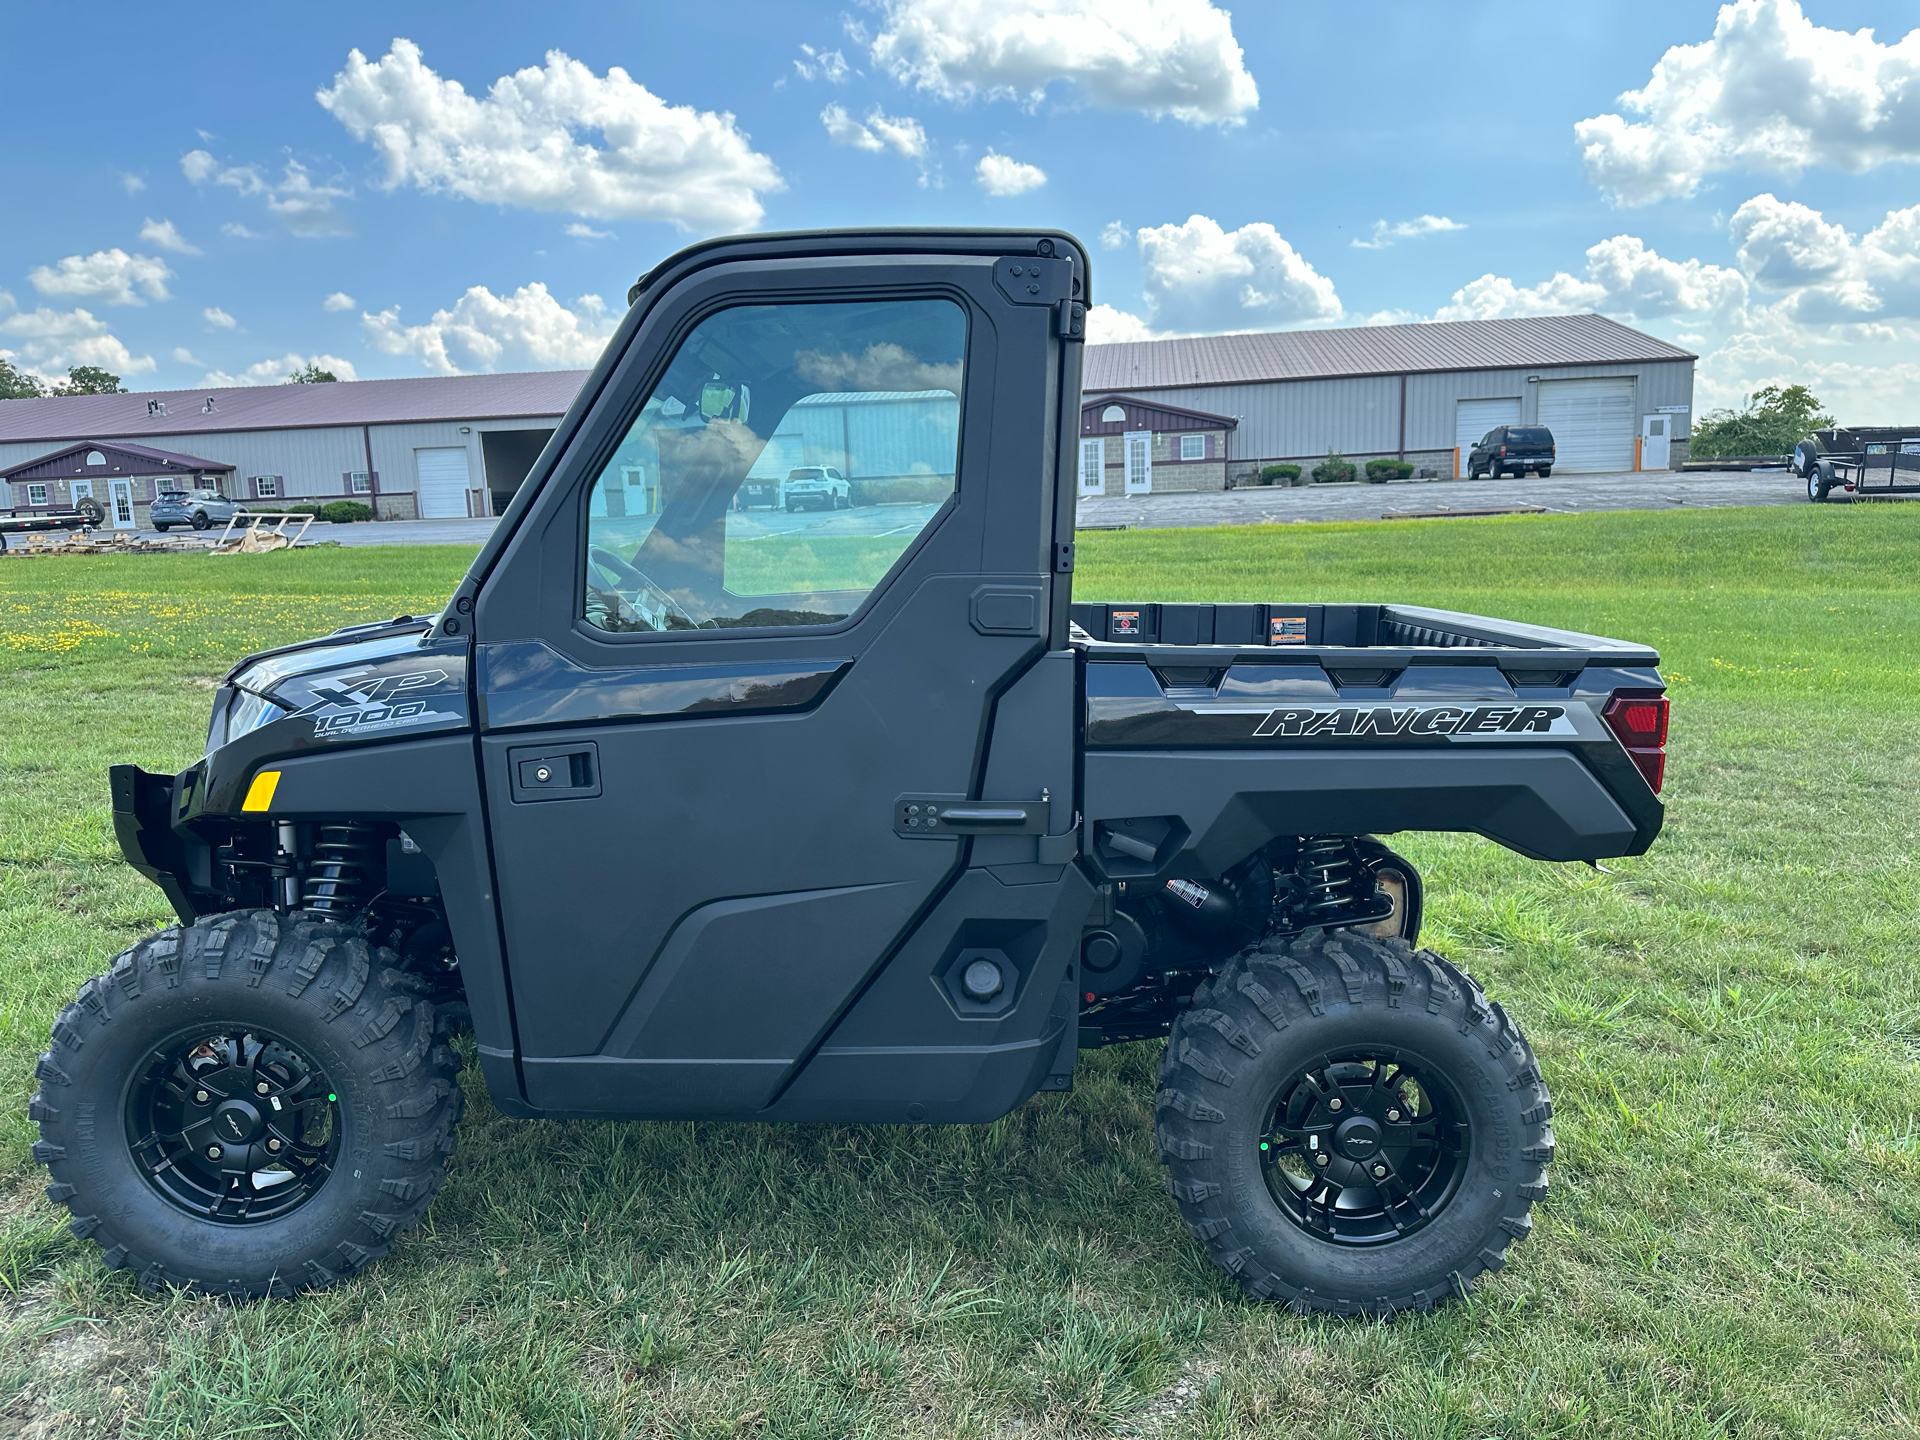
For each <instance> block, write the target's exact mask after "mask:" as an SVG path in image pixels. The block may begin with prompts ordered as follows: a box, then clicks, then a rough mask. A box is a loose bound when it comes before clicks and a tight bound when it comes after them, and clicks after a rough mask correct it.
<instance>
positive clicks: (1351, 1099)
mask: <svg viewBox="0 0 1920 1440" xmlns="http://www.w3.org/2000/svg"><path fill="white" fill-rule="evenodd" d="M630 298H631V310H630V312H629V313H628V315H627V317H626V319H625V320H624V322H623V323H622V325H621V326H620V329H619V331H618V333H617V334H616V335H615V337H614V338H613V340H612V342H611V343H610V344H609V346H608V347H607V352H606V355H605V356H604V358H603V359H602V360H601V362H600V364H599V365H598V367H597V368H596V369H595V370H594V371H593V373H592V375H591V376H590V377H589V379H588V380H587V383H586V384H585V385H584V386H583V387H582V389H581V391H580V395H579V398H578V399H577V400H576V401H575V403H574V406H573V408H572V410H571V411H570V412H569V413H568V415H567V416H566V418H565V420H564V421H563V422H562V423H561V425H560V426H559V428H558V429H557V430H556V431H555V433H554V436H553V439H552V441H551V442H550V443H549V444H548V446H547V448H546V450H545V452H544V453H543V454H542V456H541V458H540V460H539V462H538V463H537V464H536V465H535V466H534V469H533V471H532V473H531V474H530V475H529V476H528V479H527V481H526V484H525V485H524V486H523V488H522V489H521V491H520V493H519V495H518V496H517V498H516V499H515V501H514V503H513V505H512V506H511V508H510V509H509V510H508V513H507V515H506V516H505V517H504V519H503V520H502V522H501V524H500V526H499V528H498V530H497V531H496V532H495V534H494V536H493V538H492V539H491V540H490V541H489V542H488V544H487V545H486V547H485V548H484V549H483V550H482V551H481V553H480V555H479V557H478V559H476V560H475V562H474V564H473V567H472V569H471V570H470V571H469V572H468V574H467V577H466V578H465V579H464V580H463V581H462V582H461V584H460V586H459V588H458V589H457V590H456V591H455V592H454V594H453V595H452V596H450V597H449V599H448V601H447V604H446V606H445V608H444V610H443V611H442V612H441V613H440V614H439V615H437V616H430V617H424V618H420V619H414V618H409V617H404V616H403V617H401V618H399V619H397V620H394V621H392V622H390V623H387V624H380V625H371V626H360V627H356V628H354V629H350V630H344V631H340V632H338V633H336V634H333V635H330V636H327V637H325V638H323V639H319V640H315V641H312V642H310V643H308V644H305V645H299V646H294V647H291V648H288V649H284V650H279V651H272V652H268V653H266V654H262V655H256V656H253V657H251V658H249V659H247V660H245V661H243V662H241V663H240V664H239V665H238V666H237V667H236V668H235V669H234V670H233V671H232V673H231V674H230V675H229V676H228V677H227V682H226V684H225V686H224V687H223V688H222V689H221V690H220V691H219V692H218V694H217V696H216V698H215V702H214V713H213V720H212V725H211V729H210V732H209V735H208V741H207V750H206V754H205V757H204V758H203V759H201V760H199V761H197V762H196V763H194V764H193V765H191V766H189V767H188V768H187V769H185V770H184V771H182V772H181V773H179V774H177V775H160V774H149V773H147V772H145V771H142V770H140V769H138V768H136V767H134V766H131V765H120V766H116V767H114V769H113V773H112V792H113V815H114V823H115V825H116V827H117V830H118V833H119V837H120V842H121V845H122V847H123V848H124V850H125V851H126V854H127V857H128V859H129V861H130V862H131V863H132V864H133V865H134V866H135V867H137V868H138V869H139V870H140V871H141V872H142V873H143V874H145V875H147V876H148V877H150V878H151V879H153V880H154V881H155V882H156V883H157V884H158V885H159V886H160V887H161V888H162V889H163V890H164V891H165V893H166V895H167V897H168V899H169V901H170V902H171V904H172V905H173V908H174V909H175V910H176V911H177V912H178V915H179V918H180V924H179V925H178V926H177V927H174V928H171V929H167V930H163V931H160V932H158V933H155V934H153V935H150V936H148V937H146V938H144V939H142V940H141V941H140V942H139V943H137V944H136V945H134V946H133V947H132V948H131V949H129V950H128V951H127V952H126V953H124V954H123V955H121V956H119V957H118V958H117V959H116V960H115V961H114V962H113V965H112V967H111V969H110V970H109V972H108V973H107V974H105V975H103V976H101V977H99V978H97V979H94V980H91V981H89V982H88V983H87V984H86V985H85V986H84V987H83V988H82V990H81V992H80V995H79V998H78V1000H77V1001H76V1003H74V1004H73V1005H71V1006H69V1007H68V1008H67V1009H66V1010H65V1011H64V1012H63V1013H62V1014H61V1016H60V1018H59V1020H58V1021H57V1022H56V1024H55V1026H54V1030H53V1039H52V1043H51V1045H50V1047H49V1048H48V1050H47V1052H46V1054H45V1055H44V1056H43V1057H42V1059H41V1062H40V1067H39V1071H38V1074H39V1078H40V1088H39V1091H38V1093H37V1094H36V1096H35V1097H34V1099H33V1101H32V1107H31V1113H32V1116H33V1118H34V1119H35V1120H37V1121H38V1122H39V1126H40V1135H41V1139H40V1142H39V1144H38V1145H37V1147H36V1154H37V1155H38V1157H39V1158H40V1160H41V1161H42V1162H43V1163H44V1164H45V1165H46V1166H47V1168H48V1169H49V1170H50V1171H51V1172H52V1180H53V1183H52V1184H51V1186H50V1187H49V1189H48V1194H49V1195H50V1196H51V1197H52V1198H53V1199H54V1200H55V1201H58V1202H61V1203H64V1204H65V1205H66V1206H67V1207H68V1208H69V1209H70V1210H71V1212H72V1216H73V1220H72V1224H73V1228H74V1230H75V1231H76V1232H77V1233H79V1234H81V1235H83V1236H88V1235H90V1236H92V1237H94V1238H95V1239H96V1240H98V1242H99V1243H100V1245H101V1247H102V1250H103V1253H104V1257H105V1259H106V1261H107V1263H109V1264H110V1265H115V1266H127V1267H131V1268H132V1269H133V1270H134V1271H135V1272H136V1273H137V1274H138V1275H139V1276H140V1278H141V1280H142V1281H143V1282H144V1283H146V1284H149V1285H156V1286H157V1285H176V1286H191V1287H194V1288H196V1289H199V1290H202V1291H209V1292H218V1293H225V1294H231V1295H266V1294H283V1293H289V1292H291V1291H294V1290H299V1289H303V1288H311V1287H317V1286H324V1285H327V1284H330V1283H333V1282H335V1281H337V1280H341V1279H343V1278H346V1277H348V1276H350V1275H352V1274H354V1273H355V1272H357V1271H358V1270H359V1269H361V1268H362V1267H363V1266H365V1265H367V1264H368V1263H370V1262H371V1261H373V1260H375V1259H377V1258H378V1257H379V1256H381V1255H382V1254H384V1253H385V1252H386V1251H387V1250H388V1249H389V1248H391V1246H392V1245H393V1244H394V1242H395V1239H396V1237H397V1236H399V1235H400V1234H401V1233H402V1232H404V1231H405V1230H407V1229H408V1228H410V1227H411V1226H413V1225H414V1224H415V1223H416V1222H417V1221H418V1220H419V1219H420V1217H421V1216H422V1214H423V1213H424V1212H425V1209H426V1207H427V1205H428V1204H429V1202H430V1201H431V1199H432V1197H433V1194H434V1192H435V1190H436V1188H437V1187H438V1186H439V1184H440V1180H441V1176H442V1174H443V1171H444V1167H445V1164H446V1159H447V1156H448V1155H449V1154H450V1153H451V1152H452V1149H453V1144H454V1127H455V1122H456V1120H457V1118H458V1113H459V1108H460V1089H459V1086H458V1083H457V1081H458V1070H459V1060H458V1058H457V1056H456V1054H455V1052H454V1050H453V1049H452V1048H451V1045H450V1043H449V1042H450V1041H452V1040H453V1039H454V1038H455V1037H456V1036H458V1035H459V1034H460V1033H462V1032H463V1031H465V1030H466V1029H468V1028H471V1030H472V1032H473V1036H474V1043H475V1045H476V1047H477V1053H478V1057H479V1068H480V1071H481V1074H482V1076H483V1077H484V1080H485V1084H486V1086H487V1089H488V1092H489V1094H490V1095H491V1096H492V1098H493V1100H494V1102H495V1103H496V1104H497V1105H498V1106H499V1107H500V1108H501V1109H502V1110H504V1111H506V1112H508V1113H510V1114H513V1115H519V1116H548V1117H574V1116H579V1117H587V1116H591V1117H603V1118H604V1117H620V1118H633V1119H668V1118H672V1119H690V1118H699V1119H725V1118H738V1119H755V1120H794V1121H835V1122H869V1123H872V1122H879V1123H932V1122H945V1123H979V1122H983V1121H989V1120H992V1119H994V1118H995V1117H997V1116H1000V1115H1004V1114H1006V1113H1007V1112H1008V1111H1009V1110H1011V1109H1013V1108H1014V1107H1015V1106H1018V1105H1020V1104H1021V1103H1022V1102H1024V1101H1025V1100H1027V1099H1028V1098H1029V1097H1030V1096H1032V1095H1033V1094H1034V1093H1035V1092H1036V1091H1040V1090H1067V1089H1070V1088H1071V1086H1072V1083H1073V1073H1074V1067H1075V1064H1076V1060H1077V1057H1078V1056H1079V1054H1080V1052H1081V1051H1083V1050H1086V1049H1089V1048H1092V1047H1096V1046H1101V1045H1106V1044H1112V1043H1119V1042H1132V1041H1146V1042H1149V1043H1154V1044H1157V1045H1164V1058H1163V1059H1162V1062H1161V1072H1160V1073H1161V1080H1160V1085H1159V1088H1158V1090H1157V1093H1156V1095H1155V1096H1154V1098H1153V1105H1154V1109H1155V1115H1156V1125H1155V1135H1156V1143H1157V1145H1158V1148H1159V1151H1160V1153H1161V1155H1162V1156H1163V1157H1164V1158H1165V1160H1166V1163H1167V1166H1168V1175H1169V1179H1168V1188H1169V1190H1170V1192H1171V1202H1170V1211H1171V1209H1172V1208H1173V1207H1174V1206H1177V1208H1178V1210H1179V1212H1180V1214H1181V1216H1183V1217H1184V1220H1185V1222H1186V1224H1187V1226H1188V1228H1189V1229H1190V1230H1191V1232H1192V1234H1193V1236H1194V1237H1195V1238H1196V1240H1197V1241H1198V1242H1199V1243H1201V1244H1203V1245H1204V1246H1206V1247H1207V1248H1208V1249H1209V1250H1210V1252H1211V1253H1212V1255H1213V1256H1214V1258H1215V1259H1216V1260H1217V1261H1218V1262H1219V1263H1220V1264H1221V1265H1222V1266H1224V1267H1225V1268H1226V1269H1227V1270H1228V1271H1230V1272H1231V1273H1232V1274H1233V1275H1234V1276H1235V1277H1236V1278H1237V1279H1238V1281H1239V1283H1240V1284H1241V1285H1242V1286H1244V1287H1245V1289H1246V1290H1247V1291H1248V1292H1249V1293H1250V1294H1251V1295H1254V1296H1257V1297H1261V1298H1265V1299H1271V1300H1276V1301H1280V1302H1283V1303H1288V1304H1291V1305H1293V1306H1295V1307H1297V1308H1300V1309H1303V1310H1325V1311H1332V1312H1336V1313H1367V1314H1385V1313H1389V1312H1392V1311H1395V1310H1400V1309H1407V1308H1426V1307H1429V1306H1431V1305H1433V1304H1435V1303H1438V1302H1440V1301H1442V1300H1444V1299H1446V1298H1447V1297H1448V1296H1449V1295H1456V1294H1463V1293H1465V1291H1466V1290H1467V1289H1468V1287H1469V1286H1470V1285H1471V1283H1472V1281H1473V1279H1474V1278H1475V1277H1476V1276H1477V1275H1478V1274H1480V1273H1481V1272H1482V1271H1484V1270H1488V1269H1494V1268H1498V1267H1499V1266H1500V1264H1501V1263H1502V1259H1503V1253H1504V1251H1505V1248H1506V1246H1507V1244H1508V1242H1509V1241H1510V1240H1513V1239H1517V1238H1519V1237H1522V1236H1524V1235H1525V1234H1526V1233H1527V1230H1528V1226H1529V1223H1530V1222H1529V1220H1528V1209H1529V1207H1530V1205H1531V1204H1532V1202H1533V1201H1535V1200H1537V1199H1539V1198H1540V1197H1541V1196H1542V1195H1543V1194H1544V1193H1545V1187H1546V1179H1545V1167H1546V1165H1547V1162H1548V1161H1549V1160H1550V1159H1551V1158H1552V1153H1553V1136H1552V1131H1551V1129H1550V1127H1549V1123H1548V1116H1549V1115H1550V1113H1551V1105H1550V1103H1549V1101H1548V1098H1547V1092H1546V1090H1545V1088H1544V1086H1543V1084H1542V1081H1541V1076H1540V1072H1539V1069H1538V1067H1537V1065H1536V1064H1535V1062H1534V1059H1533V1056H1532V1053H1531V1051H1530V1050H1529V1049H1528V1047H1527V1045H1526V1042H1525V1041H1524V1039H1522V1037H1521V1035H1520V1032H1519V1030H1518V1029H1517V1028H1516V1027H1515V1025H1514V1023H1513V1021H1512V1020H1511V1019H1510V1018H1509V1017H1508V1016H1507V1014H1506V1013H1505V1012H1504V1011H1503V1010H1502V1009H1501V1007H1500V1006H1499V1005H1498V1004H1497V1003H1495V1002H1493V1001H1490V1000H1489V999H1487V998H1486V996H1485V995H1484V994H1483V993H1482V992H1481V990H1480V988H1479V987H1478V986H1477V985H1476V984H1475V983H1474V982H1473V981H1472V980H1471V979H1470V978H1469V977H1468V976H1467V975H1466V974H1465V973H1464V972H1462V971H1461V970H1460V969H1459V968H1457V967H1456V966H1454V965H1452V964H1450V963H1449V962H1447V961H1446V960H1444V959H1442V958H1441V957H1440V956H1439V955H1436V954H1434V953H1433V952H1431V951H1428V950H1423V949H1420V948H1418V929H1419V923H1420V910H1421V881H1420V876H1419V875H1418V873H1417V872H1416V870H1415V869H1414V867H1413V866H1412V865H1411V864H1409V863H1408V862H1407V861H1406V860H1405V859H1404V858H1402V857H1401V856H1399V855H1398V854H1396V853H1395V852H1394V851H1393V850H1391V849H1390V848H1389V847H1388V846H1387V845H1386V844H1384V843H1382V842H1381V841H1380V840H1379V839H1377V838H1375V837H1376V836H1378V835H1381V834H1387V833H1391V832H1395V831H1403V830H1460V831H1475V832H1478V833H1480V834H1482V835H1485V836H1488V837H1489V838H1491V839H1493V840H1496V841H1498V842H1499V843H1501V844H1503V845H1506V846H1509V847H1511V848H1513V849H1515V850H1518V851H1520V852H1521V853H1523V854H1526V855H1530V856H1534V857H1537V858H1540V859H1543V860H1559V861H1573V860H1597V859H1600V858H1602V857H1607V856H1618V855H1635V854H1639V853H1640V852H1642V851H1644V850H1645V849H1646V848H1647V846H1648V845H1649V844H1650V843H1651V842H1652V841H1653V839H1654V836H1655V835H1656V834H1657V833H1658V831H1659V829H1660V824H1661V816H1662V811H1661V805H1660V802H1659V800H1658V799H1657V798H1656V793H1655V792H1656V791H1657V789H1658V787H1659V782H1660V767H1661V763H1662V746H1663V744H1664V741H1665V731H1666V701H1665V699H1664V698H1663V695H1662V689H1663V687H1662V684H1661V681H1660V678H1659V675H1658V674H1657V673H1656V670H1655V665H1656V662H1657V657H1656V656H1655V655H1654V654H1653V652H1652V651H1650V650H1648V649H1646V648H1644V647H1642V646H1636V645H1628V644H1622V643H1620V642H1618V641H1613V640H1605V639H1599V638H1596V637H1594V636H1590V635H1577V634H1570V633H1566V632H1561V631H1555V630H1545V629H1540V628H1537V627H1534V626H1530V625H1523V624H1510V623H1505V622H1500V621H1494V620H1486V619H1480V618H1477V617H1473V616H1467V615H1456V614H1451V613H1447V612H1441V611H1432V610H1421V609H1416V608H1412V607H1405V606H1395V605H1391V604H1367V605H1336V604H1323V603H1319V602H1316V601H1314V600H1313V599H1312V598H1311V597H1304V596H1300V595H1298V594H1285V593H1281V594H1275V595H1270V596H1265V597H1258V598H1249V599H1247V600H1246V601H1245V603H1220V604H1212V605H1174V604H1152V603H1146V602H1142V603H1129V604H1111V603H1102V604H1091V603H1080V604H1076V603H1074V601H1073V599H1072V596H1071V594H1070V590H1071V585H1072V579H1073V560H1074V541H1073V518H1074V516H1073V507H1074V496H1075V483H1074V476H1073V464H1074V447H1073V443H1072V438H1073V436H1074V435H1075V434H1076V433H1077V430H1076V426H1077V416H1078V410H1079V404H1080V369H1081V348H1082V347H1081V338H1082V332H1083V328H1084V323H1085V314H1086V307H1087V305H1088V304H1089V302H1090V295H1089V288H1088V266H1087V255H1086V252H1085V250H1084V249H1083V248H1082V246H1081V245H1080V244H1079V243H1078V242H1077V241H1075V240H1073V239H1072V238H1070V237H1068V236H1066V235H1064V234H1062V233H1059V232H987V231H892V232H849V233H818V234H793V235H762V236H752V237H746V238H738V239H728V240H721V241H715V242H712V243H708V244H702V245H698V246H695V247H693V248H691V249H688V250H686V251H683V252H682V253H680V254H678V255H676V256H674V257H673V258H672V259H670V260H668V261H666V262H665V263H663V264H662V265H660V266H659V267H658V268H656V269H655V270H653V271H651V272H650V273H648V274H647V275H646V276H645V277H644V278H643V279H642V280H641V281H640V283H639V284H638V285H636V286H635V287H634V290H633V292H632V296H631V297H630ZM769 451H772V452H773V453H772V454H769V453H768V452H769ZM763 457H764V460H763ZM757 464H758V466H759V468H758V471H757V474H759V475H768V474H778V475H785V474H789V473H791V472H792V471H793V470H795V469H800V468H810V467H823V468H824V467H831V468H832V469H833V470H836V471H838V472H839V473H840V474H843V475H844V474H860V475H863V476H880V477H885V476H898V477H902V478H903V479H910V480H912V481H913V485H912V486H911V487H907V488H905V489H903V490H901V491H898V492H896V493H904V494H907V495H909V496H913V497H918V498H917V499H914V500H913V501H912V503H907V502H901V503H888V504H885V505H875V506H865V507H861V508H859V509H857V510H855V511H853V512H851V513H846V512H842V513H839V514H835V513H832V512H831V510H828V511H826V512H825V513H822V514H821V515H820V516H819V517H818V520H817V522H806V523H795V522H794V520H793V519H792V518H791V517H785V516H783V517H781V518H780V520H779V523H778V524H775V523H773V521H772V520H771V518H770V517H768V516H767V515H766V514H765V513H764V512H757V513H756V512H750V511H748V510H745V509H743V508H741V507H740V506H739V505H738V504H737V503H736V501H737V492H738V491H739V490H740V487H741V486H742V484H743V483H745V481H746V477H747V474H748V471H749V470H750V469H753V468H754V467H755V466H756V465H757ZM1169 1219H1170V1220H1171V1219H1172V1215H1171V1213H1170V1215H1169Z"/></svg>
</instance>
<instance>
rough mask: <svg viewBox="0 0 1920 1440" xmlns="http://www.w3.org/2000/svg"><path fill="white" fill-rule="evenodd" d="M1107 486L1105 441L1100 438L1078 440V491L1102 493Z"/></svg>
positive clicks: (1084, 493) (1092, 493)
mask: <svg viewBox="0 0 1920 1440" xmlns="http://www.w3.org/2000/svg"><path fill="white" fill-rule="evenodd" d="M1106 488H1107V442H1106V441H1104V440H1101V439H1097V438H1096V439H1093V440H1082V441H1081V442H1080V493H1081V494H1082V495H1100V494H1104V493H1105V491H1106Z"/></svg>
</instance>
